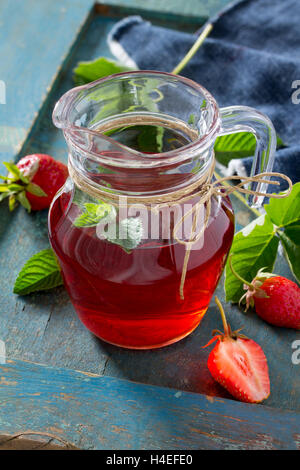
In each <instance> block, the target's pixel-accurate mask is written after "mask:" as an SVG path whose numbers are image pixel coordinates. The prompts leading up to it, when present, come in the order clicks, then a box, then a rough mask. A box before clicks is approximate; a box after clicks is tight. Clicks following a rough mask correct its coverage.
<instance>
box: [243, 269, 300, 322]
mask: <svg viewBox="0 0 300 470" xmlns="http://www.w3.org/2000/svg"><path fill="white" fill-rule="evenodd" d="M245 288H246V290H247V293H246V310H247V309H248V308H249V306H255V311H256V313H257V315H259V316H260V317H261V318H262V319H263V320H265V321H266V322H268V323H271V325H275V326H282V327H284V328H294V329H296V330H300V288H299V287H298V286H297V284H295V282H293V281H290V280H289V279H287V278H286V277H283V276H275V275H274V274H268V273H264V272H263V271H259V272H258V273H257V276H255V278H254V279H253V281H252V282H251V283H250V285H245Z"/></svg>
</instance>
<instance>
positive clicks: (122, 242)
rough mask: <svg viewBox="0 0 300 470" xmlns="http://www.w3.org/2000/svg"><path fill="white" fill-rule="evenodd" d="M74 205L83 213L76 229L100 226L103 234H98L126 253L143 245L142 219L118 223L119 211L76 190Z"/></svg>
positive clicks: (75, 222)
mask: <svg viewBox="0 0 300 470" xmlns="http://www.w3.org/2000/svg"><path fill="white" fill-rule="evenodd" d="M86 200H88V202H85V201H86ZM91 201H94V202H91ZM73 203H74V204H76V205H77V206H78V207H79V208H80V210H81V211H82V213H81V214H80V215H78V216H77V217H76V219H75V220H74V222H73V225H74V226H75V227H78V228H84V227H96V226H97V225H98V224H99V230H101V232H99V233H98V232H97V234H98V235H101V236H102V237H103V238H104V239H106V240H107V241H108V242H110V243H114V244H115V245H119V246H121V247H122V248H123V249H124V250H125V251H126V253H130V252H131V250H133V249H134V248H136V247H137V246H138V245H139V244H140V243H141V240H142V237H143V225H142V220H141V219H140V218H138V217H130V218H127V219H123V220H121V221H120V222H119V223H117V211H116V209H115V207H114V206H113V205H111V204H107V203H106V202H103V201H96V200H95V199H92V198H91V197H90V196H87V195H86V194H84V193H83V192H81V191H79V190H75V193H74V197H73ZM106 224H108V229H107V230H105V228H106V227H105V226H106Z"/></svg>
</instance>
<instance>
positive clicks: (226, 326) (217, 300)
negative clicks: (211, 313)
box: [215, 296, 229, 336]
mask: <svg viewBox="0 0 300 470" xmlns="http://www.w3.org/2000/svg"><path fill="white" fill-rule="evenodd" d="M215 302H216V304H217V306H218V307H219V310H220V313H221V317H222V322H223V327H224V333H225V335H226V336H229V328H228V324H227V320H226V315H225V312H224V309H223V307H222V304H221V302H220V301H219V299H218V297H217V296H216V297H215Z"/></svg>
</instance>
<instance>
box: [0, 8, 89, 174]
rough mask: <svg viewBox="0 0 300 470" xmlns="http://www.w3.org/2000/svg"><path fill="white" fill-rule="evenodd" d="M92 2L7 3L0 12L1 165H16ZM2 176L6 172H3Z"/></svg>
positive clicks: (85, 21)
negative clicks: (3, 88)
mask: <svg viewBox="0 0 300 470" xmlns="http://www.w3.org/2000/svg"><path fill="white" fill-rule="evenodd" d="M93 4H94V1H93V0H84V2H82V1H80V0H75V1H74V0H61V1H43V2H37V1H35V0H26V1H25V2H24V1H23V0H14V1H10V0H4V1H1V7H0V26H1V27H0V44H1V47H0V80H2V81H3V82H4V83H5V85H6V104H5V105H0V161H5V160H8V161H9V160H12V159H14V158H15V156H16V154H17V153H18V151H19V150H20V148H21V146H22V144H23V143H24V142H25V140H26V137H27V136H28V133H29V131H30V129H31V127H32V126H33V124H34V122H35V120H36V119H37V117H38V113H39V111H40V109H41V107H42V105H43V103H44V101H45V99H46V97H47V94H48V92H49V90H50V87H51V86H52V85H53V81H54V80H55V77H56V76H57V72H58V70H59V68H60V66H61V64H62V62H63V61H64V60H65V59H66V58H67V56H68V55H69V54H70V52H71V51H72V46H73V43H75V42H76V41H77V40H78V33H79V31H80V30H81V29H82V27H83V25H84V24H87V19H88V16H89V15H90V11H91V8H92V6H93ZM1 172H2V169H1Z"/></svg>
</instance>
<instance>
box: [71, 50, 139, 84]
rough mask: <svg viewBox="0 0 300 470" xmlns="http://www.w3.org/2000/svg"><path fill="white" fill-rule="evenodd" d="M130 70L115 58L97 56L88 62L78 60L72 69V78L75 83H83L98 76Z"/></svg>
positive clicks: (96, 78)
mask: <svg viewBox="0 0 300 470" xmlns="http://www.w3.org/2000/svg"><path fill="white" fill-rule="evenodd" d="M129 70H132V69H130V68H128V67H126V66H125V65H122V64H120V63H119V62H116V61H115V60H111V59H107V58H106V57H99V58H98V59H96V60H92V61H90V62H79V63H78V64H77V66H76V67H75V69H74V70H73V72H74V75H73V80H74V83H75V85H85V84H86V83H90V82H93V81H94V80H98V79H99V78H102V77H106V76H108V75H112V74H114V73H120V72H128V71H129Z"/></svg>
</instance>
